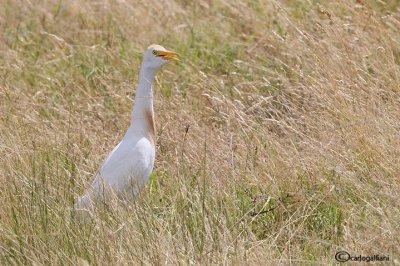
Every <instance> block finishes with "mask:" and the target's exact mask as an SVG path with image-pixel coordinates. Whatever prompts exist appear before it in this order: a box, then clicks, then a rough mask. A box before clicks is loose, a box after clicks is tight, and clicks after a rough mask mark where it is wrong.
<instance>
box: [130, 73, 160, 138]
mask: <svg viewBox="0 0 400 266" xmlns="http://www.w3.org/2000/svg"><path fill="white" fill-rule="evenodd" d="M154 78H155V71H154V70H152V69H147V68H144V67H143V66H142V67H141V69H140V72H139V81H138V85H137V88H136V95H135V101H134V103H133V110H132V119H131V129H134V131H135V132H137V131H140V132H143V133H144V134H145V135H149V137H152V138H154V111H153V81H154Z"/></svg>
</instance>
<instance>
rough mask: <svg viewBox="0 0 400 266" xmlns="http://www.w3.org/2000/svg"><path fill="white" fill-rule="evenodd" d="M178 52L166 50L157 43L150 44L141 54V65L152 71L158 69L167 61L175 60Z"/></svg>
mask: <svg viewBox="0 0 400 266" xmlns="http://www.w3.org/2000/svg"><path fill="white" fill-rule="evenodd" d="M177 60H179V59H178V54H177V53H175V52H172V51H168V50H167V49H165V48H164V47H162V46H161V45H158V44H152V45H150V46H149V47H148V48H147V50H146V52H145V53H144V56H143V67H144V68H147V69H151V70H153V71H156V70H158V69H159V68H161V67H162V66H163V65H165V64H166V63H167V62H168V61H177Z"/></svg>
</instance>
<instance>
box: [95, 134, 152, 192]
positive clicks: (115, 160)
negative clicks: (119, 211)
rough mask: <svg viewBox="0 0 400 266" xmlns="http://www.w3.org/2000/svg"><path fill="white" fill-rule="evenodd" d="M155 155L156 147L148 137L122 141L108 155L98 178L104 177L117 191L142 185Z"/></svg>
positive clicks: (150, 169) (148, 173)
mask: <svg viewBox="0 0 400 266" xmlns="http://www.w3.org/2000/svg"><path fill="white" fill-rule="evenodd" d="M154 157H155V154H154V149H153V148H152V145H151V143H150V142H149V140H147V139H146V138H142V139H140V140H139V141H137V142H136V143H131V142H124V141H122V142H120V143H119V144H118V145H117V146H116V147H115V148H114V150H113V151H112V152H111V153H110V155H109V156H108V157H107V159H106V160H105V162H104V164H103V165H102V167H101V169H100V173H99V175H98V176H97V178H96V179H102V181H104V182H106V184H107V185H109V186H111V187H112V188H113V189H114V190H115V191H116V192H123V191H124V190H126V189H127V188H128V187H129V186H132V185H135V186H138V187H142V186H143V185H144V183H145V182H146V181H147V179H148V177H149V175H150V173H151V171H152V169H153V164H154ZM95 182H97V183H99V180H97V181H96V180H95V181H94V183H95ZM94 183H93V185H95V184H94Z"/></svg>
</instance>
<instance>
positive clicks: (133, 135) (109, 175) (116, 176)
mask: <svg viewBox="0 0 400 266" xmlns="http://www.w3.org/2000/svg"><path fill="white" fill-rule="evenodd" d="M175 55H176V54H175V53H173V52H170V51H167V50H166V49H165V48H164V47H162V46H160V45H151V46H150V47H149V48H148V49H147V50H146V52H145V54H144V56H143V62H142V65H141V68H140V73H139V81H138V86H137V89H136V96H135V102H134V105H133V110H132V119H131V125H130V127H129V128H128V130H127V132H126V133H125V136H124V138H123V139H122V141H121V142H120V143H119V144H118V145H117V146H116V147H115V148H114V149H113V151H112V152H111V153H110V154H109V155H108V157H107V159H106V160H105V161H104V163H103V165H102V166H101V168H100V170H99V171H98V173H97V174H96V175H95V177H94V180H93V182H92V184H91V186H90V187H89V188H88V189H87V191H86V193H85V194H84V195H83V196H82V197H80V198H78V200H77V201H76V203H75V208H76V209H91V208H92V207H93V204H94V203H96V201H99V200H104V199H106V196H107V194H109V193H113V194H116V195H117V196H124V197H126V198H134V197H135V196H136V195H137V194H138V193H139V191H140V189H141V188H142V187H143V186H144V185H145V184H146V182H147V181H148V179H149V176H150V174H151V172H152V170H153V166H154V159H155V146H154V142H155V132H154V121H153V119H154V112H153V90H152V83H153V80H154V77H155V74H156V71H157V70H158V69H159V68H161V66H163V65H164V64H165V63H166V62H167V60H171V59H174V58H175V57H174V56H175Z"/></svg>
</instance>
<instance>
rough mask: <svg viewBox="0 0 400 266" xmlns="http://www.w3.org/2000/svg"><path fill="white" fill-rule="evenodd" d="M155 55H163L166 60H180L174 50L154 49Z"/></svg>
mask: <svg viewBox="0 0 400 266" xmlns="http://www.w3.org/2000/svg"><path fill="white" fill-rule="evenodd" d="M154 54H155V56H157V57H161V58H163V59H165V60H172V61H179V56H178V54H177V53H175V52H172V51H154Z"/></svg>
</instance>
